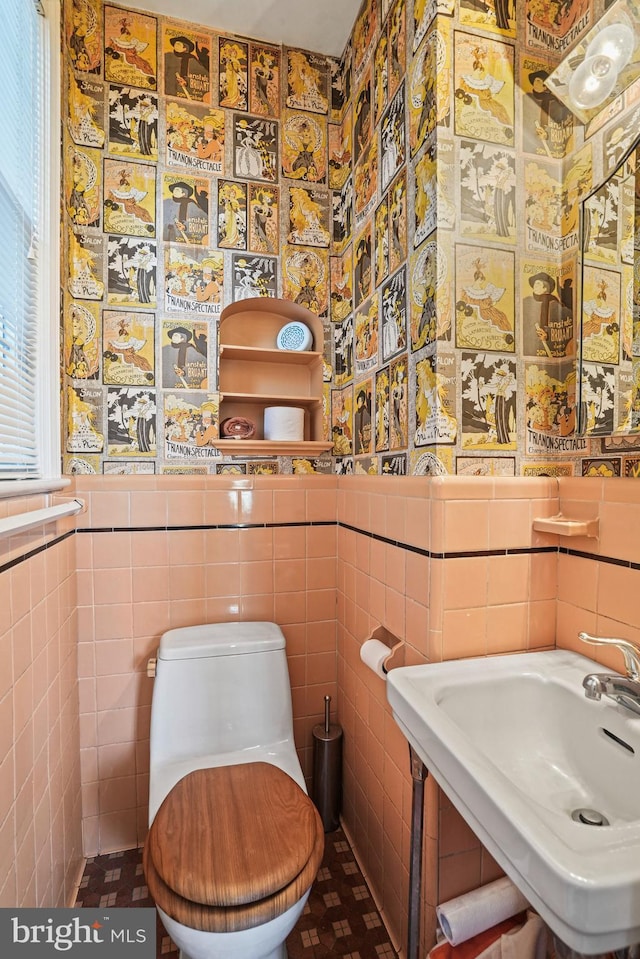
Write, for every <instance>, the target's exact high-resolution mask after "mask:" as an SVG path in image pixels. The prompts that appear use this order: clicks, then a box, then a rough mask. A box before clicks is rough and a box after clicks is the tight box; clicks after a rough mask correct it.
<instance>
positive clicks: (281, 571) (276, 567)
mask: <svg viewBox="0 0 640 959" xmlns="http://www.w3.org/2000/svg"><path fill="white" fill-rule="evenodd" d="M272 572H273V587H274V589H275V591H276V592H291V591H294V590H303V589H304V588H305V586H306V579H307V570H306V566H305V564H304V563H301V562H299V561H298V560H293V559H291V560H286V559H280V560H276V561H275V563H273V570H272ZM310 584H311V585H313V586H320V585H322V584H320V583H316V582H314V581H313V580H311V579H310ZM328 585H331V584H328Z"/></svg>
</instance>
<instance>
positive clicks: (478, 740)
mask: <svg viewBox="0 0 640 959" xmlns="http://www.w3.org/2000/svg"><path fill="white" fill-rule="evenodd" d="M603 671H604V670H603V669H602V667H601V666H600V665H599V664H597V663H595V662H594V661H593V660H591V659H588V658H587V657H585V656H579V655H577V654H576V653H572V652H568V651H566V650H560V649H558V650H552V651H549V652H540V653H518V654H515V655H510V656H495V657H489V658H482V659H465V660H454V661H449V662H445V663H434V664H430V665H426V666H404V667H399V668H398V669H392V670H391V671H390V672H389V674H388V676H387V697H388V700H389V703H390V704H391V708H392V710H393V714H394V717H395V719H396V721H397V723H398V725H399V726H400V728H401V729H402V731H403V732H404V734H405V736H406V737H407V739H408V740H409V742H410V743H411V745H412V746H413V747H414V749H415V750H416V752H417V753H418V755H419V756H420V758H421V759H422V761H423V762H424V763H425V765H426V767H427V769H428V770H429V772H430V773H432V774H433V776H434V778H435V779H436V781H437V782H438V783H439V785H440V786H441V787H442V789H443V790H444V792H445V793H446V794H447V796H448V797H449V799H450V800H451V802H452V803H453V804H454V806H455V807H456V808H457V809H458V811H459V812H460V814H461V815H462V816H463V818H464V819H465V820H466V821H467V823H468V824H469V825H470V826H471V828H472V829H473V830H474V831H475V833H476V835H477V836H478V838H479V839H480V840H481V841H482V842H483V844H484V845H485V846H486V848H487V849H488V850H489V852H490V853H491V854H492V855H493V856H494V858H495V859H496V860H497V862H498V863H499V864H500V865H501V866H502V868H503V869H504V871H505V872H506V874H507V875H508V876H509V877H510V878H511V879H512V881H513V882H514V883H515V884H516V885H517V886H518V887H519V889H520V890H521V892H522V893H523V895H524V896H526V898H527V899H528V900H529V902H530V903H531V905H532V906H533V907H534V908H535V909H536V910H537V911H538V912H539V913H540V915H541V916H542V918H543V919H544V920H545V921H546V922H547V924H548V925H549V927H550V928H551V929H552V931H553V932H554V933H555V934H556V935H557V936H559V937H560V939H562V940H563V941H564V942H565V943H566V944H567V945H568V946H570V947H571V948H572V949H576V950H578V951H579V952H583V953H585V954H586V955H595V954H597V953H601V952H607V951H609V950H614V949H622V948H624V947H626V946H629V945H633V944H635V943H637V942H640V716H637V715H634V714H633V713H631V712H630V711H629V710H628V709H625V708H624V707H623V706H619V705H617V704H615V703H614V702H612V701H611V700H608V699H605V698H604V697H603V699H602V700H601V701H600V702H592V701H590V700H588V699H587V698H586V697H585V695H584V690H583V688H582V679H583V678H584V676H585V675H586V674H587V673H591V672H603ZM580 810H582V811H583V813H582V818H580V813H579V811H580ZM574 814H575V816H576V818H574ZM598 816H603V817H604V818H605V819H606V821H608V825H593V824H591V823H592V822H594V821H598ZM585 820H586V821H585Z"/></svg>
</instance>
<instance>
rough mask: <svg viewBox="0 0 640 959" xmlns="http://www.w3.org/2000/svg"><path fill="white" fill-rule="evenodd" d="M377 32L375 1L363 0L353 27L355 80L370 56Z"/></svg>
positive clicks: (376, 7) (376, 5) (376, 6)
mask: <svg viewBox="0 0 640 959" xmlns="http://www.w3.org/2000/svg"><path fill="white" fill-rule="evenodd" d="M377 32H378V4H377V0H363V3H362V6H361V7H360V12H359V14H358V17H357V19H356V22H355V24H354V27H353V34H352V37H353V70H354V73H355V75H356V80H358V79H359V78H360V74H361V72H362V70H363V68H364V66H365V64H366V62H367V60H368V59H369V57H370V56H371V53H372V51H373V44H374V41H375V38H376V34H377Z"/></svg>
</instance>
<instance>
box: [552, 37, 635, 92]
mask: <svg viewBox="0 0 640 959" xmlns="http://www.w3.org/2000/svg"><path fill="white" fill-rule="evenodd" d="M635 45H636V38H635V34H634V32H633V29H632V27H630V26H629V25H628V24H627V23H610V24H609V26H607V27H604V29H602V30H600V32H599V33H598V34H596V36H595V37H594V38H593V40H592V41H591V43H590V44H589V45H588V46H587V49H586V52H585V57H584V60H583V61H582V63H581V64H580V65H579V66H578V67H577V68H576V69H575V70H574V72H573V74H572V75H571V79H570V80H569V90H568V92H569V96H570V98H571V101H572V102H573V103H574V104H575V106H576V107H578V108H579V109H581V110H592V109H593V108H594V107H597V106H599V105H600V104H601V103H604V101H605V100H606V99H607V97H609V96H610V95H611V93H612V92H613V89H614V87H615V85H616V82H617V80H618V75H619V73H620V71H621V70H622V69H623V67H625V66H626V65H627V63H628V62H629V60H630V59H631V55H632V53H633V51H634V48H635Z"/></svg>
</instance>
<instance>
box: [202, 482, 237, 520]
mask: <svg viewBox="0 0 640 959" xmlns="http://www.w3.org/2000/svg"><path fill="white" fill-rule="evenodd" d="M239 509H240V507H239V492H238V490H236V489H227V490H217V489H216V490H213V489H212V490H207V494H206V496H205V497H204V513H203V522H204V524H205V525H207V526H219V525H233V524H234V523H237V522H238V516H239Z"/></svg>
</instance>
